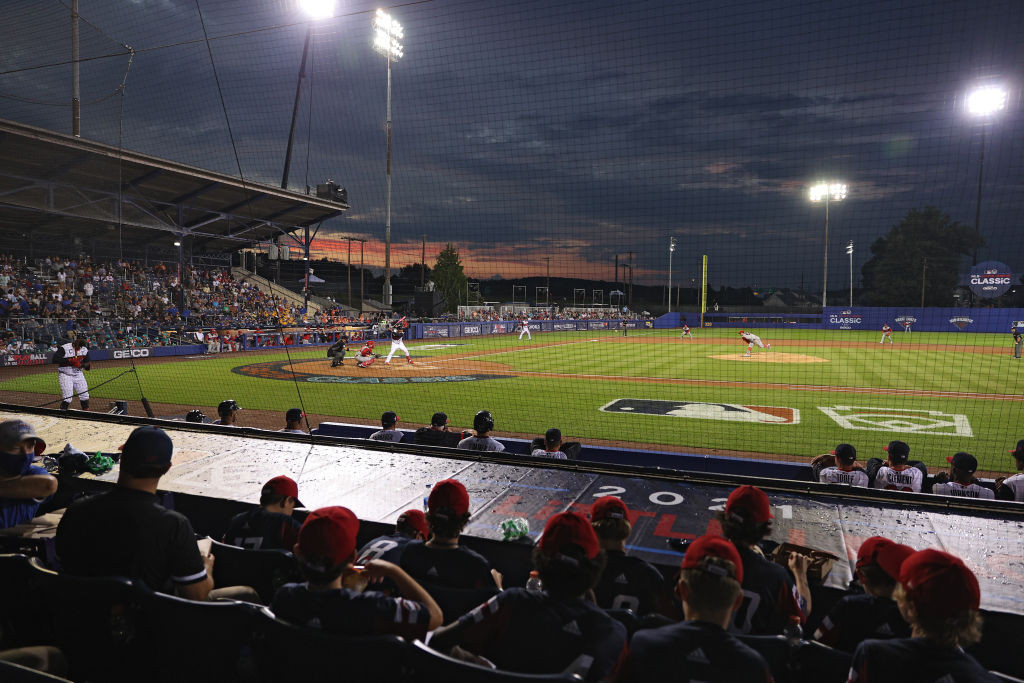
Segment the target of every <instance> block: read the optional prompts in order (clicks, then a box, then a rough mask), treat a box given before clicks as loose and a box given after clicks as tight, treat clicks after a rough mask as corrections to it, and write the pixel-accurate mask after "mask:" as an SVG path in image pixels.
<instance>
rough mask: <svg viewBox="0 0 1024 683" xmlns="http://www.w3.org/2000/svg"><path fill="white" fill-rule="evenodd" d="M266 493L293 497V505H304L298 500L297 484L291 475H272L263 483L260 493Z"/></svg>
mask: <svg viewBox="0 0 1024 683" xmlns="http://www.w3.org/2000/svg"><path fill="white" fill-rule="evenodd" d="M268 493H271V494H274V495H276V496H290V497H291V498H294V499H295V505H296V506H298V507H300V508H301V507H305V505H303V504H302V501H300V500H299V485H298V484H296V483H295V480H294V479H292V478H291V477H286V476H284V475H283V474H282V475H281V476H279V477H274V478H273V479H271V480H270V481H268V482H267V483H266V484H264V485H263V491H262V492H261V495H264V496H265V495H267V494H268Z"/></svg>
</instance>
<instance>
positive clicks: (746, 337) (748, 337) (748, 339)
mask: <svg viewBox="0 0 1024 683" xmlns="http://www.w3.org/2000/svg"><path fill="white" fill-rule="evenodd" d="M740 339H742V340H743V341H745V342H748V343H749V342H754V341H759V340H760V339H761V338H760V337H758V336H757V335H756V334H741V335H740Z"/></svg>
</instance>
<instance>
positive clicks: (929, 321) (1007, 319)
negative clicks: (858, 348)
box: [654, 306, 1024, 334]
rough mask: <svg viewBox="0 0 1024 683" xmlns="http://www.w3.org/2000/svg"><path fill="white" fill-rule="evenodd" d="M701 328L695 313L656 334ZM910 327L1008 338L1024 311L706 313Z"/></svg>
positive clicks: (726, 320) (722, 320) (794, 324)
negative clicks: (667, 330)
mask: <svg viewBox="0 0 1024 683" xmlns="http://www.w3.org/2000/svg"><path fill="white" fill-rule="evenodd" d="M684 318H685V319H686V323H687V324H688V325H689V326H690V327H694V328H696V327H698V326H699V325H700V314H699V313H686V312H684V313H668V314H666V315H663V316H661V317H660V318H658V319H657V320H656V321H654V327H655V328H657V329H670V328H674V327H681V326H682V320H683V319H684ZM904 323H910V331H911V333H914V332H993V333H1006V334H1009V333H1010V332H1011V330H1012V328H1013V327H1015V326H1020V327H1024V308H915V307H912V306H904V307H891V308H871V307H868V306H854V307H852V308H851V307H849V306H827V307H826V308H825V313H824V315H822V314H821V313H774V312H772V311H771V310H770V309H762V310H760V311H750V312H741V313H732V312H729V313H726V312H722V311H713V312H712V311H709V312H707V313H705V314H704V326H705V327H712V328H714V327H743V326H747V327H761V328H765V327H773V328H779V327H790V328H798V329H828V330H872V331H877V330H879V329H881V327H882V325H889V326H890V327H892V328H893V330H895V331H897V332H900V331H903V330H904Z"/></svg>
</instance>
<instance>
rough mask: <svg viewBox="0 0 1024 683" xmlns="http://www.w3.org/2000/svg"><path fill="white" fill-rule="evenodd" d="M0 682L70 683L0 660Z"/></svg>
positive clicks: (51, 675)
mask: <svg viewBox="0 0 1024 683" xmlns="http://www.w3.org/2000/svg"><path fill="white" fill-rule="evenodd" d="M0 681H3V682H4V683H46V682H47V681H50V683H61V682H62V681H63V682H64V683H70V681H69V680H68V679H67V678H61V677H60V676H54V675H53V674H48V673H45V672H43V671H36V670H35V669H30V668H28V667H27V666H21V665H20V664H15V663H13V662H5V661H3V660H2V659H0Z"/></svg>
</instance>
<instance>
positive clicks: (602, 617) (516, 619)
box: [430, 512, 626, 681]
mask: <svg viewBox="0 0 1024 683" xmlns="http://www.w3.org/2000/svg"><path fill="white" fill-rule="evenodd" d="M533 563H534V567H535V568H536V569H537V572H538V573H539V575H540V579H541V581H542V582H543V585H544V590H543V591H533V590H527V589H525V588H509V589H507V590H504V591H502V592H500V593H498V594H497V595H496V596H494V597H493V598H491V599H490V600H488V601H487V602H486V603H485V604H483V605H480V606H479V607H477V608H476V609H474V610H472V611H471V612H469V613H468V614H465V615H463V616H462V617H461V618H459V620H458V621H456V622H455V623H453V624H450V625H448V626H445V627H442V628H441V629H439V630H437V631H435V632H434V635H433V637H432V639H431V642H430V646H431V647H433V648H435V649H437V650H440V651H442V652H448V651H449V650H451V649H452V648H453V647H455V646H459V647H460V648H462V649H464V650H468V651H469V652H470V653H472V654H474V655H479V656H482V657H486V658H487V659H488V660H490V661H492V662H494V664H496V665H497V667H498V668H499V669H507V670H511V671H518V672H521V673H555V672H559V671H562V670H564V669H565V668H566V667H567V666H569V664H571V663H572V662H573V661H574V660H575V659H576V658H577V657H578V656H579V655H581V654H583V655H589V656H591V657H593V659H594V662H593V665H592V667H591V669H590V672H589V675H588V676H587V680H588V681H601V680H604V679H606V678H608V677H610V675H611V674H613V673H614V672H615V671H616V669H617V668H618V666H619V664H620V662H621V660H622V658H623V657H624V656H625V654H626V629H625V627H624V626H623V625H622V624H620V623H619V622H618V621H616V620H614V619H612V618H611V617H609V616H608V614H607V613H606V612H604V610H601V609H599V608H598V607H597V606H595V605H594V604H592V603H591V602H590V601H589V600H587V599H586V595H587V593H588V592H589V591H590V589H591V588H593V586H594V584H595V583H596V582H597V579H598V577H599V576H600V575H601V570H602V569H603V568H604V553H603V552H602V551H601V546H600V544H599V543H598V541H597V536H596V535H595V534H594V530H593V528H592V527H591V526H590V523H589V522H588V521H587V520H586V519H585V518H584V517H583V516H582V515H579V514H577V513H575V512H561V513H559V514H556V515H554V516H552V517H551V518H550V519H549V520H548V522H547V525H546V526H545V528H544V534H543V535H542V536H541V539H540V542H539V545H538V546H537V547H536V548H534V551H533Z"/></svg>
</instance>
